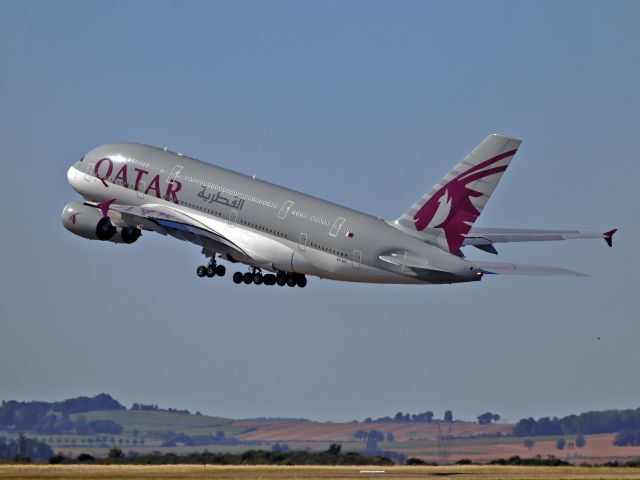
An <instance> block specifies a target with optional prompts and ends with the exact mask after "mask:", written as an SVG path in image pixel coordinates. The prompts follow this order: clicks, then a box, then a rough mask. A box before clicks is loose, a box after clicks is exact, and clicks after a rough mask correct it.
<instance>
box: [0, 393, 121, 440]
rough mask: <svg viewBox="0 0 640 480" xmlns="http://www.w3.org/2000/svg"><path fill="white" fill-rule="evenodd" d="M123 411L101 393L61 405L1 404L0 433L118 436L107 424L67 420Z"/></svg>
mask: <svg viewBox="0 0 640 480" xmlns="http://www.w3.org/2000/svg"><path fill="white" fill-rule="evenodd" d="M124 409H125V407H124V406H123V405H122V404H121V403H120V402H118V401H117V400H114V399H113V397H111V395H108V394H106V393H101V394H99V395H96V396H95V397H77V398H71V399H68V400H63V401H61V402H39V401H38V402H18V401H16V400H9V401H4V400H3V401H2V404H0V430H5V431H31V432H36V433H40V434H61V433H78V434H80V435H86V434H94V433H109V434H116V435H117V434H119V433H121V432H122V427H121V426H119V425H118V424H117V423H115V422H113V421H111V420H92V421H89V422H87V421H85V419H84V418H82V419H81V418H80V417H79V418H78V419H76V421H73V420H71V418H70V415H73V414H77V413H84V412H91V411H96V410H124Z"/></svg>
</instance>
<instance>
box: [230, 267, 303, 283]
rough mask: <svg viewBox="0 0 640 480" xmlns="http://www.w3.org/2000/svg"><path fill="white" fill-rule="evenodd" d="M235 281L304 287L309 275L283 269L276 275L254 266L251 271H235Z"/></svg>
mask: <svg viewBox="0 0 640 480" xmlns="http://www.w3.org/2000/svg"><path fill="white" fill-rule="evenodd" d="M233 283H236V284H239V283H244V284H245V285H249V284H251V283H253V284H255V285H269V286H271V285H276V284H277V285H279V286H281V287H284V286H285V285H288V286H289V287H295V286H298V287H300V288H304V287H306V286H307V277H305V276H304V275H302V274H300V273H287V272H283V271H282V270H280V271H278V273H276V274H275V275H274V274H273V273H265V274H263V273H262V271H261V270H260V269H259V268H256V267H252V268H251V271H249V272H245V273H242V272H236V273H234V274H233Z"/></svg>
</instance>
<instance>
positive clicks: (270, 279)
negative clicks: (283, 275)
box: [264, 273, 276, 285]
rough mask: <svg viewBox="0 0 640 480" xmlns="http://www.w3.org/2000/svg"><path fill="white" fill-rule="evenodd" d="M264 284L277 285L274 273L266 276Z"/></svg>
mask: <svg viewBox="0 0 640 480" xmlns="http://www.w3.org/2000/svg"><path fill="white" fill-rule="evenodd" d="M264 284H265V285H275V284H276V276H275V275H274V274H273V273H266V274H265V275H264Z"/></svg>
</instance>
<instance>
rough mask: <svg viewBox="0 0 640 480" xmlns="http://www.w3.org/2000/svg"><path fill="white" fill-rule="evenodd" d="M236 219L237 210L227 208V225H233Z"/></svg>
mask: <svg viewBox="0 0 640 480" xmlns="http://www.w3.org/2000/svg"><path fill="white" fill-rule="evenodd" d="M237 220H238V211H237V210H233V209H232V210H229V226H230V227H235V226H236V222H237Z"/></svg>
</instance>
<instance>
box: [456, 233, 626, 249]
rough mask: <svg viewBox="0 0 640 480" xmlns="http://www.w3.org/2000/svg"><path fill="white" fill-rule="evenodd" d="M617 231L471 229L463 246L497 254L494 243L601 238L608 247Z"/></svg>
mask: <svg viewBox="0 0 640 480" xmlns="http://www.w3.org/2000/svg"><path fill="white" fill-rule="evenodd" d="M616 231H617V229H613V230H609V231H608V232H604V233H595V232H580V231H578V230H529V229H517V228H472V229H471V230H470V231H469V233H468V234H467V235H466V236H465V240H464V243H463V244H462V245H463V246H466V245H473V246H474V247H477V248H479V249H480V250H484V251H485V252H489V253H494V254H497V253H498V252H497V251H496V249H495V247H493V244H494V243H509V242H549V241H555V240H574V239H581V238H602V239H604V241H605V242H607V245H609V246H610V247H611V246H612V245H613V234H614V233H616Z"/></svg>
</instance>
